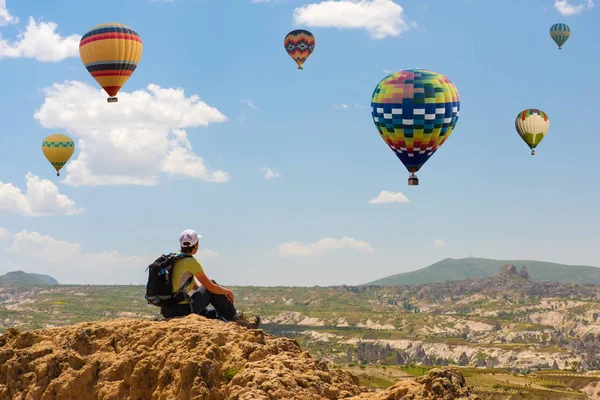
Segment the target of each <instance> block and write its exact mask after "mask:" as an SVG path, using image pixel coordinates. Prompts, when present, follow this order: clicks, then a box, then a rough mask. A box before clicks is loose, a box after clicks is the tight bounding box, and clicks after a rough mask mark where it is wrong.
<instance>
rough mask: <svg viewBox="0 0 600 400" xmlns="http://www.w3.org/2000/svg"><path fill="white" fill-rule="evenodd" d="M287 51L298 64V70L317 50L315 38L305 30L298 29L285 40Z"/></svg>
mask: <svg viewBox="0 0 600 400" xmlns="http://www.w3.org/2000/svg"><path fill="white" fill-rule="evenodd" d="M283 45H284V46H285V50H286V51H287V52H288V54H289V55H290V57H292V58H293V59H294V61H296V64H298V69H302V65H303V64H304V63H305V62H306V59H307V58H308V57H310V55H311V54H312V52H313V51H314V50H315V37H314V36H313V34H312V33H310V32H309V31H307V30H305V29H296V30H295V31H291V32H290V33H288V34H287V35H286V37H285V39H284V40H283Z"/></svg>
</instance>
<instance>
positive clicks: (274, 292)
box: [0, 265, 600, 399]
mask: <svg viewBox="0 0 600 400" xmlns="http://www.w3.org/2000/svg"><path fill="white" fill-rule="evenodd" d="M143 290H144V289H143V287H141V286H69V285H55V286H30V285H6V284H5V285H2V286H0V324H1V327H2V329H3V330H6V329H10V328H18V329H19V330H21V331H26V330H30V329H39V328H53V327H58V326H62V325H70V324H73V323H78V322H84V321H108V320H112V319H118V318H134V319H138V320H151V319H153V318H155V317H157V316H158V313H157V311H158V310H157V309H156V308H155V307H152V306H149V305H147V304H146V302H145V300H144V297H143V293H144V291H143ZM235 292H236V299H237V300H236V303H237V304H238V307H239V308H240V309H242V310H245V311H246V312H248V313H249V314H260V315H261V316H262V317H263V326H262V328H263V329H264V330H265V331H266V332H268V333H269V334H275V335H278V336H285V337H289V338H292V339H295V340H296V341H297V342H298V343H299V344H300V345H301V346H302V347H303V348H304V349H306V350H307V351H308V352H309V353H310V354H311V355H312V356H313V357H315V358H316V359H318V360H320V361H323V362H325V363H327V364H328V365H335V366H341V367H343V368H358V367H361V368H362V371H368V370H369V369H374V368H379V369H381V368H390V370H391V369H403V370H404V371H405V372H407V373H408V374H409V375H411V374H412V375H421V374H425V373H426V372H427V371H428V370H430V369H431V368H432V367H440V366H456V367H459V368H463V370H465V371H467V370H469V371H470V370H475V371H479V372H477V374H478V376H479V375H482V374H485V375H486V376H487V375H491V374H501V373H506V374H509V375H510V376H512V375H511V374H515V375H516V374H520V375H523V376H529V375H531V374H541V373H551V374H559V376H562V375H564V374H568V375H569V376H570V377H580V378H581V379H584V380H585V383H586V384H585V385H583V383H581V384H582V385H583V386H581V385H579V384H574V383H569V384H564V385H566V386H565V387H566V388H567V387H570V388H571V389H572V390H573V393H572V394H573V396H575V395H576V393H579V394H582V395H583V393H584V392H583V390H584V389H585V390H587V391H588V392H590V393H591V394H589V396H596V394H595V393H596V389H595V388H596V386H595V385H596V383H594V382H596V380H598V381H600V378H598V377H597V376H596V375H595V374H596V372H595V371H596V370H600V286H597V285H584V284H572V283H557V282H546V281H533V280H531V279H530V277H529V274H528V271H527V269H526V268H522V267H521V266H518V267H517V266H514V265H506V266H504V267H502V266H499V267H498V273H497V274H496V275H495V276H492V277H483V278H481V277H480V278H471V279H466V280H461V281H447V282H438V283H429V284H418V285H401V286H366V285H365V286H336V287H237V288H235ZM467 375H468V374H467ZM580 378H577V379H580ZM386 379H387V380H386ZM473 379H474V378H473V377H470V376H467V381H468V382H470V383H471V384H473V385H475V384H477V382H478V381H473ZM477 379H479V378H477ZM486 379H487V378H486ZM545 379H550V378H545ZM557 379H558V378H557ZM561 379H562V378H561ZM573 379H575V378H573ZM594 379H596V380H594ZM381 380H382V381H381V382H380V383H379V387H387V386H390V385H391V384H393V383H394V382H395V379H392V378H389V379H388V378H385V379H384V378H382V379H381ZM555 380H556V379H555ZM386 382H387V383H386ZM486 382H487V381H486ZM488 383H489V382H488ZM500 383H503V384H504V381H502V382H500ZM529 383H531V382H529ZM498 384H499V383H492V384H481V385H478V387H479V388H480V391H479V392H478V393H479V394H480V395H481V396H484V395H486V393H487V394H488V395H490V396H491V395H494V393H495V390H496V389H498V388H494V385H496V386H497V385H498ZM507 384H508V383H507ZM526 384H527V383H523V384H522V385H521V386H523V387H522V389H523V390H528V391H531V390H533V389H531V388H529V387H527V386H525V385H526ZM511 385H512V383H511ZM578 385H579V386H581V387H579V386H578ZM589 385H591V386H589ZM517 386H519V385H518V384H517ZM539 386H541V387H545V386H543V385H539ZM598 387H599V388H600V385H598ZM573 388H574V389H573ZM546 389H548V388H546ZM546 389H540V388H538V390H546ZM486 390H487V392H486ZM498 390H500V389H498ZM515 390H516V389H515ZM548 390H554V389H552V388H550V389H548ZM599 390H600V389H599ZM507 393H508V392H507ZM515 393H518V391H516V392H515ZM508 395H510V396H512V395H515V396H517V394H510V393H508ZM585 396H587V395H585ZM585 396H584V397H582V398H587V397H585ZM483 398H485V397H483ZM516 398H522V397H515V399H516ZM531 398H534V397H531ZM541 398H544V397H541ZM548 398H550V397H548ZM557 398H560V397H557ZM564 398H571V397H564ZM573 398H579V397H573ZM592 398H593V397H592Z"/></svg>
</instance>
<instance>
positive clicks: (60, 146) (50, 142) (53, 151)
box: [42, 133, 75, 176]
mask: <svg viewBox="0 0 600 400" xmlns="http://www.w3.org/2000/svg"><path fill="white" fill-rule="evenodd" d="M74 151H75V143H73V140H71V138H70V137H68V136H67V135H63V134H62V133H55V134H54V135H50V136H48V137H46V139H44V141H43V142H42V152H43V153H44V156H45V157H46V159H47V160H48V161H49V162H50V164H52V166H53V167H54V169H56V176H60V170H61V169H62V167H64V166H65V164H66V163H67V161H69V159H70V158H71V156H72V155H73V152H74Z"/></svg>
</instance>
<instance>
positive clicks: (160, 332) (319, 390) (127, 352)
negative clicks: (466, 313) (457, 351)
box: [0, 315, 477, 400]
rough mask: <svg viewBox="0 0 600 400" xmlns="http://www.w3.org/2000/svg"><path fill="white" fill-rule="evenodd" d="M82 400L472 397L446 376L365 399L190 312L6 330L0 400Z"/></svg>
mask: <svg viewBox="0 0 600 400" xmlns="http://www.w3.org/2000/svg"><path fill="white" fill-rule="evenodd" d="M384 351H387V352H389V355H390V356H391V355H392V354H393V353H392V350H391V348H389V347H387V348H384ZM403 394H410V395H411V396H412V397H402V396H403ZM82 396H84V397H82ZM384 396H387V397H384ZM82 398H85V399H86V400H88V399H89V400H93V399H103V400H117V399H131V400H163V399H164V400H167V399H189V400H224V399H228V400H280V399H281V400H283V399H285V400H288V399H290V400H293V399H302V400H305V399H307V400H324V399H330V400H337V399H356V400H364V399H377V400H379V399H401V398H402V399H404V398H407V399H408V398H410V399H414V400H417V399H440V400H441V399H444V400H451V399H477V397H473V396H471V395H469V392H468V390H467V387H466V386H465V380H464V378H463V377H462V376H461V375H460V374H459V373H458V372H456V371H454V370H446V369H434V370H432V371H431V372H430V373H429V375H427V376H426V377H421V378H418V379H417V380H416V381H414V382H404V383H401V384H398V385H395V386H394V387H392V388H390V389H388V390H387V391H385V392H383V393H368V391H367V389H366V388H364V387H361V386H360V385H359V381H358V378H357V377H355V376H354V375H352V374H350V373H348V372H345V371H342V370H340V369H337V368H333V369H330V368H329V367H328V366H327V365H326V364H325V363H323V362H321V361H318V360H316V359H314V358H312V357H311V356H310V355H309V354H308V353H307V352H305V351H302V349H301V348H300V346H299V345H298V343H297V342H296V341H295V340H292V339H286V338H280V337H276V336H272V335H268V334H265V332H264V331H262V330H248V329H246V328H243V327H241V326H239V325H236V324H232V323H224V322H221V321H215V320H208V319H206V318H204V317H200V316H197V315H190V316H188V317H185V318H178V319H173V320H171V321H147V320H146V321H143V320H132V319H117V320H113V321H109V322H99V323H81V324H77V325H73V326H67V327H61V328H50V329H43V330H35V331H27V332H23V333H20V332H19V331H18V330H16V329H9V330H8V331H7V332H6V333H5V334H4V335H2V336H0V399H48V400H71V399H73V400H75V399H77V400H79V399H82Z"/></svg>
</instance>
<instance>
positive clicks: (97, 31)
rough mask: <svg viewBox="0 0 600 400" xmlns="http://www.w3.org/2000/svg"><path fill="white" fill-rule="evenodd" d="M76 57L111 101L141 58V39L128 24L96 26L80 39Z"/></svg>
mask: <svg viewBox="0 0 600 400" xmlns="http://www.w3.org/2000/svg"><path fill="white" fill-rule="evenodd" d="M79 56H80V57H81V61H82V62H83V64H84V65H85V68H86V69H87V70H88V72H89V73H90V74H91V75H92V77H94V79H95V80H96V82H98V83H99V84H100V86H102V88H103V89H104V90H105V91H106V93H108V95H109V96H111V97H110V98H109V102H113V101H116V98H114V96H116V95H117V93H118V92H119V90H120V89H121V87H123V85H124V84H125V82H127V80H128V79H129V77H130V76H131V74H133V71H135V69H136V68H137V66H138V64H139V62H140V59H141V58H142V40H141V39H140V36H139V35H138V34H137V32H136V31H134V30H133V29H131V28H130V27H128V26H127V25H123V24H118V23H108V24H100V25H96V26H94V27H93V28H92V29H90V30H89V31H88V32H87V33H86V34H85V35H83V37H82V38H81V40H80V42H79ZM111 99H112V100H111Z"/></svg>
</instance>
